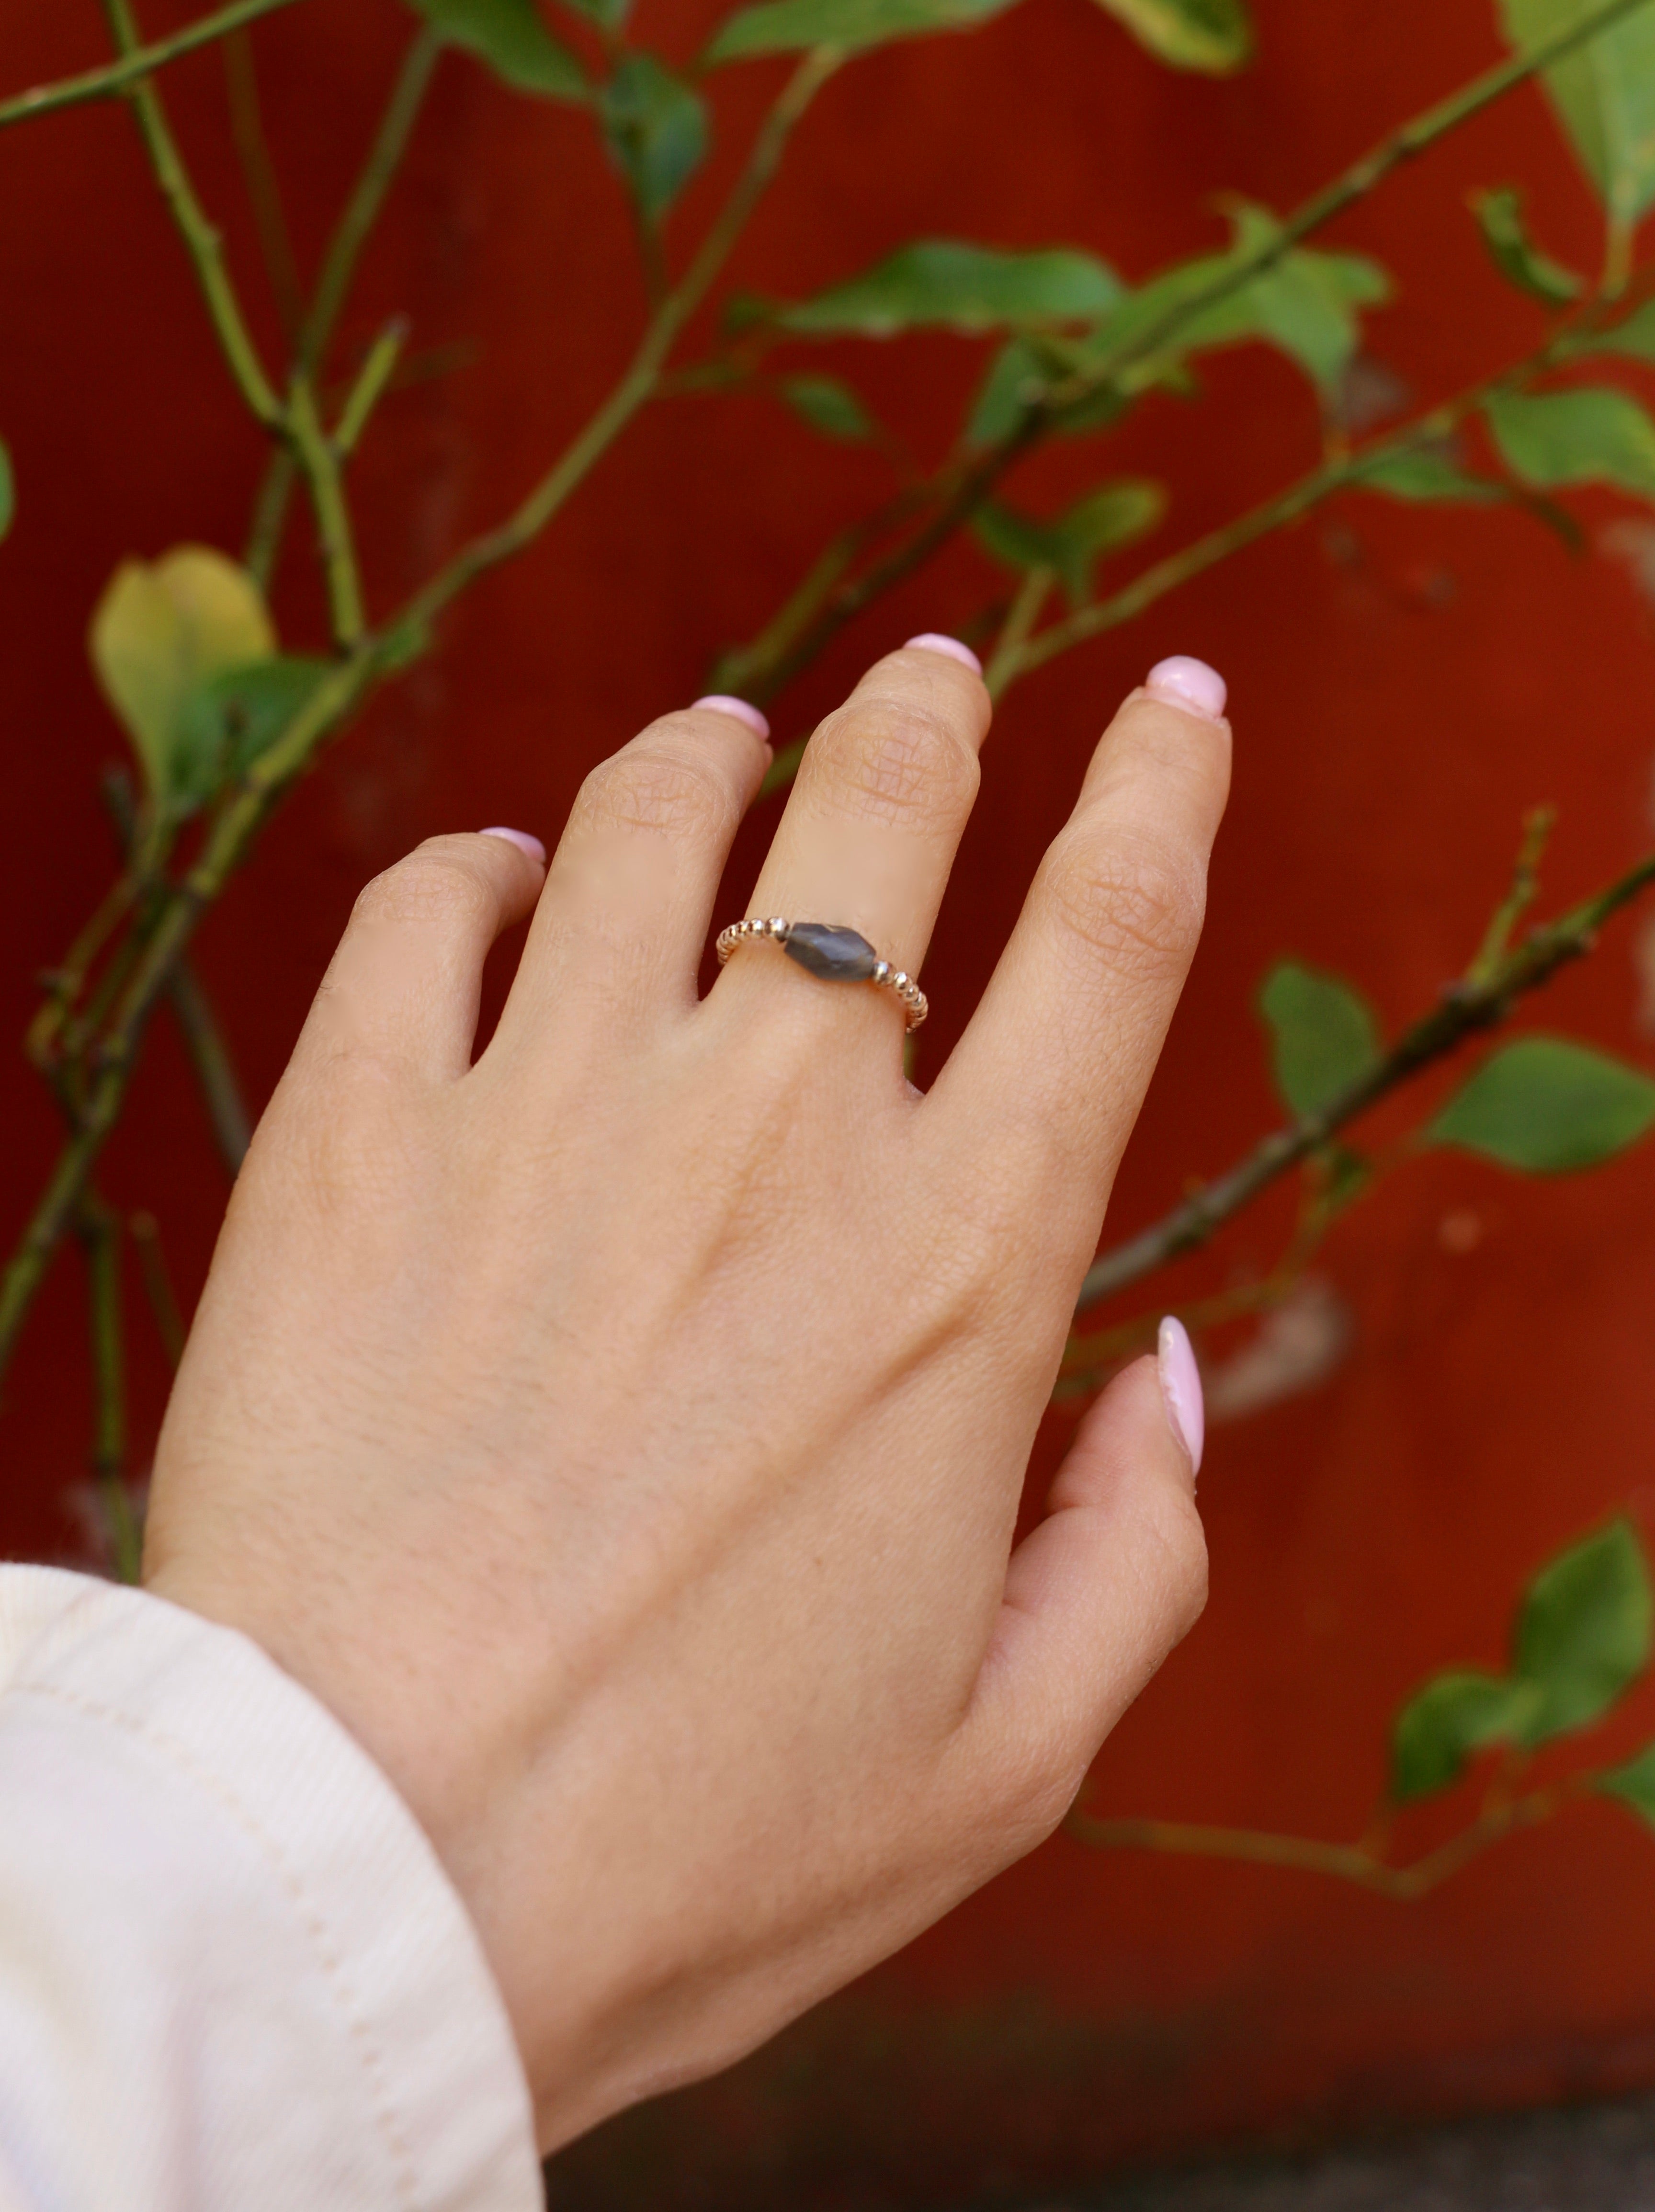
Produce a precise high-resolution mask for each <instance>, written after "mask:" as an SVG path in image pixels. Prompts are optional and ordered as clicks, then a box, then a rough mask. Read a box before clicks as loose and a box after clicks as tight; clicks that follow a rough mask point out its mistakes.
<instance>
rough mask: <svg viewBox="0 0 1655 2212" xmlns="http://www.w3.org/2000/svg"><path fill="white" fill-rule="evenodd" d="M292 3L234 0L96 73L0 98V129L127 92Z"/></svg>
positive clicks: (73, 77)
mask: <svg viewBox="0 0 1655 2212" xmlns="http://www.w3.org/2000/svg"><path fill="white" fill-rule="evenodd" d="M293 5H294V0H234V4H233V6H230V7H228V8H220V9H217V10H216V12H215V14H213V15H203V16H202V17H201V18H200V19H199V20H198V21H196V22H193V23H186V24H185V27H184V28H183V29H182V30H181V31H174V32H173V33H172V35H171V36H170V37H169V38H165V39H157V40H155V44H154V45H153V46H135V47H133V48H132V49H131V50H130V52H125V53H124V54H123V56H122V58H121V59H120V60H119V61H118V62H111V63H109V64H107V65H106V67H104V68H102V69H94V70H86V71H85V72H84V74H83V75H82V76H69V77H64V78H63V79H61V80H60V81H59V82H58V83H56V84H42V85H37V86H36V87H35V88H34V89H33V91H32V92H20V93H18V94H16V95H15V97H14V98H12V99H10V100H0V131H3V130H4V129H5V128H6V127H7V125H9V124H12V123H27V122H29V121H31V120H32V119H33V118H34V117H35V116H37V115H50V114H52V112H54V111H55V110H56V109H58V108H61V107H82V106H85V105H86V103H87V102H88V100H108V99H110V98H112V96H113V95H114V94H117V93H123V92H125V91H127V90H129V89H130V87H131V86H133V85H134V84H136V82H137V81H138V79H139V78H140V77H141V76H149V73H150V71H151V70H158V69H163V68H165V66H166V65H167V63H168V62H173V61H177V60H178V58H179V56H180V55H182V54H192V53H194V52H195V51H196V49H197V47H198V46H210V45H211V44H212V42H213V40H215V39H221V38H224V37H225V36H226V35H227V33H230V32H231V31H236V30H239V29H240V27H241V26H242V25H243V24H244V23H251V22H253V21H256V20H257V19H258V17H259V16H260V15H273V14H274V13H275V11H276V9H278V8H291V7H292V6H293Z"/></svg>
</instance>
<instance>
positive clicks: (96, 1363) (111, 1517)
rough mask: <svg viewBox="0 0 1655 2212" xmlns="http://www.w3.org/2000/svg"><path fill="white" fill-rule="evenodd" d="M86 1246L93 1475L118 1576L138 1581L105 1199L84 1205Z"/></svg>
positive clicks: (112, 1244)
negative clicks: (127, 1487)
mask: <svg viewBox="0 0 1655 2212" xmlns="http://www.w3.org/2000/svg"><path fill="white" fill-rule="evenodd" d="M80 1231H81V1238H82V1243H84V1244H85V1246H86V1265H87V1305H88V1321H89V1322H90V1326H91V1338H92V1376H93V1397H94V1407H95V1408H96V1411H95V1418H94V1430H93V1441H92V1475H93V1480H94V1483H95V1484H96V1486H97V1492H98V1498H99V1502H100V1504H101V1505H102V1507H103V1510H104V1516H105V1519H106V1524H107V1528H108V1534H109V1545H110V1550H111V1553H112V1556H113V1561H114V1567H115V1574H116V1577H117V1579H118V1581H120V1582H124V1583H136V1580H137V1579H138V1555H139V1550H140V1545H139V1539H138V1528H137V1522H136V1517H135V1516H134V1514H133V1511H132V1501H131V1499H130V1498H129V1497H128V1496H127V1492H126V1351H125V1331H124V1327H123V1322H122V1315H121V1273H120V1267H121V1225H120V1219H119V1217H118V1215H117V1214H116V1213H115V1212H112V1209H111V1208H110V1207H109V1206H106V1205H105V1203H104V1201H103V1200H101V1199H100V1198H96V1197H94V1196H92V1195H91V1194H88V1196H87V1197H86V1198H85V1199H84V1200H82V1206H81V1218H80Z"/></svg>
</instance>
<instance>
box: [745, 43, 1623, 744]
mask: <svg viewBox="0 0 1655 2212" xmlns="http://www.w3.org/2000/svg"><path fill="white" fill-rule="evenodd" d="M1647 4H1648V0H1603V5H1602V6H1600V7H1597V8H1596V9H1593V10H1592V11H1591V14H1590V15H1585V16H1583V17H1581V18H1580V19H1579V21H1577V22H1575V23H1574V24H1573V25H1571V26H1570V27H1568V28H1567V29H1566V30H1564V31H1561V32H1559V33H1557V34H1556V35H1555V36H1554V37H1552V38H1549V39H1546V40H1542V41H1541V42H1540V43H1539V44H1537V45H1536V46H1532V47H1531V48H1530V49H1529V50H1528V51H1527V52H1524V53H1521V54H1514V55H1513V56H1511V57H1510V58H1508V59H1506V61H1504V62H1501V63H1499V64H1497V65H1496V66H1495V67H1494V68H1493V69H1491V70H1485V71H1484V72H1483V74H1482V76H1478V77H1474V78H1473V79H1472V80H1471V82H1470V83H1469V84H1467V85H1464V86H1462V87H1461V88H1460V89H1459V90H1458V92H1455V93H1452V94H1450V95H1449V97H1448V98H1447V99H1446V100H1440V101H1438V102H1437V103H1436V105H1435V106H1432V107H1428V108H1427V109H1425V110H1424V111H1423V112H1422V113H1421V114H1419V115H1416V116H1415V117H1413V118H1411V119H1410V120H1409V121H1408V122H1406V123H1404V124H1403V125H1400V126H1399V127H1398V128H1397V130H1395V131H1391V132H1390V133H1388V134H1387V136H1386V137H1384V138H1382V139H1380V141H1379V143H1378V144H1377V145H1375V146H1373V147H1372V148H1371V149H1369V150H1368V152H1367V153H1366V154H1364V155H1362V156H1361V158H1360V160H1358V161H1353V162H1352V163H1351V165H1350V167H1349V168H1348V169H1346V170H1345V171H1344V172H1343V173H1342V174H1341V175H1340V176H1338V177H1337V178H1335V179H1333V181H1332V182H1331V184H1328V185H1324V186H1323V187H1322V188H1321V190H1320V191H1316V192H1313V193H1312V195H1311V197H1309V198H1308V199H1307V200H1305V201H1304V202H1302V203H1301V204H1300V206H1299V207H1297V208H1296V209H1295V210H1294V211H1293V213H1292V214H1291V215H1289V216H1288V217H1287V218H1286V220H1285V221H1284V222H1282V225H1281V226H1280V228H1278V229H1277V230H1276V231H1275V232H1274V233H1272V234H1270V236H1269V237H1268V238H1265V239H1263V240H1260V242H1259V243H1258V246H1256V247H1254V248H1253V249H1252V251H1251V252H1247V253H1246V254H1242V255H1240V256H1238V257H1237V258H1235V259H1234V260H1233V261H1231V262H1230V263H1229V264H1228V266H1227V267H1226V268H1224V269H1223V270H1221V271H1220V272H1219V273H1218V274H1217V275H1216V276H1214V277H1213V279H1212V281H1211V282H1210V283H1208V284H1205V285H1203V287H1202V288H1201V289H1200V290H1199V291H1197V292H1192V293H1191V294H1189V295H1187V296H1186V297H1185V298H1184V299H1182V300H1179V301H1173V302H1172V303H1170V304H1169V305H1168V307H1167V310H1166V313H1164V314H1162V315H1161V316H1160V317H1159V318H1157V319H1156V320H1155V322H1153V323H1151V324H1149V325H1147V326H1146V327H1145V328H1144V329H1143V330H1142V331H1138V332H1137V334H1136V335H1135V336H1133V337H1131V338H1130V339H1128V340H1125V341H1123V342H1122V343H1119V344H1118V345H1117V346H1115V347H1113V348H1111V349H1106V350H1104V351H1101V352H1100V353H1099V354H1098V355H1097V356H1096V357H1095V358H1094V359H1093V360H1091V361H1088V362H1085V363H1083V364H1082V365H1081V366H1079V367H1077V368H1076V369H1075V371H1074V372H1073V373H1072V374H1070V376H1068V377H1067V378H1065V379H1064V380H1062V381H1061V382H1059V383H1058V384H1056V385H1054V386H1052V387H1051V388H1050V389H1049V390H1047V391H1046V392H1043V393H1041V394H1040V397H1039V398H1036V399H1034V400H1033V401H1031V402H1030V404H1028V406H1027V407H1026V408H1025V410H1024V411H1023V414H1022V416H1021V419H1020V420H1019V421H1018V422H1017V423H1016V424H1015V426H1014V427H1013V428H1011V429H1010V430H1009V431H1008V433H1007V434H1006V435H1005V436H1004V437H1003V439H1002V440H1001V441H999V442H998V443H997V445H995V446H992V447H989V448H987V449H986V450H985V452H983V453H981V454H979V455H977V456H975V457H973V456H971V455H969V454H967V455H965V456H955V458H953V459H950V460H949V462H948V463H947V464H945V465H944V466H943V468H942V469H941V470H940V471H938V472H937V475H936V476H935V477H933V478H932V479H931V484H930V486H929V487H928V489H929V493H930V501H929V503H930V505H931V510H932V511H931V513H930V514H929V515H928V516H927V517H926V518H925V519H924V520H923V521H921V522H920V523H919V524H918V526H916V527H915V528H914V529H913V530H912V532H910V534H909V535H908V536H907V537H906V538H905V539H904V540H903V541H902V542H900V544H897V545H896V546H895V547H894V549H893V550H891V551H890V552H888V553H887V554H886V555H885V556H883V557H882V559H881V560H879V561H878V562H876V563H875V565H874V566H873V567H872V568H869V569H867V570H866V571H864V573H862V574H859V575H856V576H852V577H849V578H847V579H846V580H844V581H843V582H841V583H840V585H839V586H837V588H836V589H835V590H834V592H832V593H831V594H830V595H829V596H828V597H827V599H826V600H825V603H824V604H823V605H822V606H821V611H820V612H819V613H818V614H817V615H816V617H815V620H814V621H813V622H812V623H811V624H810V625H809V628H808V629H805V630H803V632H802V633H797V634H795V635H791V636H790V637H789V638H788V639H787V641H786V644H785V647H784V648H783V649H782V650H781V651H779V653H777V654H776V656H775V659H774V660H773V663H771V664H769V665H766V664H764V663H762V662H761V660H760V659H759V656H758V653H757V652H756V650H755V649H754V648H749V650H748V651H747V652H745V653H743V655H742V656H741V657H742V659H743V662H744V663H745V665H747V667H748V669H749V683H750V684H751V687H752V691H751V696H754V697H755V698H757V699H758V700H759V701H760V702H761V703H762V702H765V701H767V700H768V699H770V698H772V697H773V696H774V695H775V693H776V692H777V691H778V690H780V689H781V688H782V687H783V686H784V685H785V684H787V683H788V682H790V681H791V679H792V678H793V677H795V676H797V674H798V673H799V671H801V670H802V669H803V668H805V667H807V666H808V665H809V663H810V662H811V661H812V660H814V659H815V657H816V655H817V654H818V653H821V650H822V648H823V647H825V646H826V645H827V644H828V643H829V642H831V641H832V640H833V639H834V637H835V636H836V635H838V633H839V632H840V630H841V629H844V627H845V626H846V623H849V622H851V621H852V620H853V619H854V618H855V617H857V616H858V615H859V614H861V613H863V612H864V611H865V610H866V609H867V608H868V607H869V606H870V605H872V604H873V603H874V601H875V600H876V599H880V598H882V596H883V595H884V593H885V592H888V591H890V590H892V589H893V588H894V586H896V585H898V584H900V583H902V582H904V581H906V579H907V578H908V577H909V576H911V575H912V574H915V573H916V572H917V571H918V569H919V568H922V567H923V566H924V564H925V562H927V561H929V560H930V559H931V556H932V555H933V554H935V553H937V552H938V551H940V550H941V549H942V547H943V545H944V544H947V543H948V541H949V538H952V536H953V534H954V532H955V530H956V529H957V528H958V527H959V526H961V524H962V523H964V522H967V521H968V520H970V518H971V516H972V515H973V513H975V512H976V510H977V508H978V507H979V506H980V505H981V504H982V502H983V501H984V500H985V499H986V498H987V497H988V495H990V493H991V491H992V490H993V489H994V488H995V486H996V485H997V483H999V481H1000V479H1001V478H1002V477H1003V476H1004V475H1005V474H1006V472H1007V471H1008V470H1009V469H1010V467H1011V466H1012V465H1013V464H1014V463H1015V462H1016V461H1017V460H1019V459H1021V457H1022V456H1023V454H1025V453H1028V452H1029V451H1031V450H1032V449H1033V448H1034V447H1035V446H1036V445H1038V444H1039V443H1040V442H1041V441H1043V440H1044V439H1045V438H1046V437H1047V436H1048V435H1051V434H1052V432H1054V431H1056V430H1058V429H1060V428H1061V427H1062V417H1063V416H1064V412H1065V410H1070V409H1072V408H1074V407H1075V406H1076V405H1077V404H1079V403H1081V402H1082V401H1083V400H1086V399H1089V398H1093V397H1094V395H1095V394H1096V393H1097V392H1100V390H1102V389H1103V387H1104V386H1106V385H1109V384H1114V383H1118V382H1119V381H1120V380H1121V379H1122V378H1123V377H1124V376H1125V375H1126V374H1127V373H1128V372H1129V371H1130V370H1131V369H1133V368H1137V366H1138V365H1139V364H1140V363H1142V362H1144V361H1147V360H1149V358H1150V357H1151V356H1153V355H1155V354H1156V353H1159V352H1161V351H1163V350H1164V349H1166V348H1167V347H1168V346H1169V345H1171V344H1172V343H1173V341H1174V340H1175V339H1176V338H1177V337H1178V335H1179V332H1180V331H1184V330H1186V329H1188V328H1189V327H1190V325H1191V324H1192V323H1193V322H1194V321H1195V319H1197V317H1198V316H1201V315H1204V314H1205V313H1207V312H1208V311H1209V308H1211V307H1215V306H1217V305H1218V304H1219V303H1220V302H1221V301H1224V300H1227V299H1228V298H1230V297H1231V296H1232V295H1234V293H1236V292H1239V291H1240V290H1241V289H1243V288H1244V287H1245V286H1246V285H1247V284H1249V283H1252V280H1253V278H1254V277H1256V276H1262V275H1263V274H1264V273H1265V271H1267V270H1270V269H1272V268H1273V267H1275V265H1276V263H1277V262H1279V261H1280V260H1282V258H1283V257H1284V256H1285V255H1286V254H1288V253H1289V252H1292V251H1293V249H1294V246H1298V245H1300V244H1301V243H1302V242H1303V241H1304V240H1305V239H1306V238H1308V237H1309V236H1310V235H1311V234H1312V232H1314V231H1317V230H1319V229H1320V228H1322V227H1323V226H1324V225H1325V224H1326V223H1328V222H1331V221H1332V220H1333V219H1334V217H1335V216H1339V215H1342V214H1343V213H1344V211H1345V210H1347V209H1348V208H1350V207H1353V206H1354V205H1355V204H1356V203H1357V202H1358V201H1359V200H1361V199H1363V198H1365V197H1367V195H1368V194H1369V193H1370V192H1372V191H1373V190H1374V189H1375V188H1376V187H1377V186H1378V185H1379V184H1381V183H1382V182H1383V181H1384V179H1385V178H1386V177H1388V176H1389V175H1390V174H1391V172H1392V171H1393V170H1395V169H1397V168H1398V167H1401V166H1402V165H1403V163H1404V162H1406V161H1412V160H1414V159H1416V157H1417V156H1418V155H1421V154H1422V153H1424V152H1425V151H1426V150H1427V149H1428V147H1431V146H1434V145H1435V144H1436V143H1437V142H1438V141H1439V140H1440V139H1442V138H1444V137H1447V136H1448V134H1449V133H1450V132H1451V131H1456V130H1458V128H1459V126H1460V125H1461V124H1463V123H1465V122H1468V121H1469V120H1470V118H1472V117H1473V116H1475V115H1478V114H1480V113H1481V112H1482V110H1483V109H1484V108H1486V107H1488V106H1492V105H1493V104H1494V102H1495V101H1496V100H1502V99H1504V97H1505V96H1506V94H1507V93H1508V92H1511V91H1513V89H1514V88H1516V87H1517V86H1518V85H1520V84H1523V83H1525V82H1527V81H1528V79H1529V78H1530V77H1531V76H1534V75H1535V74H1536V72H1537V70H1543V69H1547V68H1549V66H1550V65H1551V64H1552V63H1553V62H1555V61H1558V60H1560V59H1561V58H1562V57H1563V56H1565V55H1566V54H1568V53H1571V52H1573V50H1574V49H1575V47H1577V46H1580V45H1582V44H1583V43H1584V42H1585V41H1586V40H1589V39H1591V38H1594V37H1596V36H1597V33H1599V32H1600V31H1603V30H1607V29H1608V28H1610V26H1611V25H1613V24H1614V23H1616V22H1618V21H1620V19H1621V18H1622V16H1623V15H1630V14H1631V13H1632V12H1633V10H1634V9H1636V8H1639V7H1642V6H1645V5H1647ZM1270 526H1271V525H1270V523H1268V522H1266V523H1264V525H1263V527H1264V528H1269V527H1270ZM1219 557H1222V556H1219ZM1123 618H1124V617H1123ZM1059 649H1061V648H1059Z"/></svg>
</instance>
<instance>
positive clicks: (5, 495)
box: [0, 444, 17, 538]
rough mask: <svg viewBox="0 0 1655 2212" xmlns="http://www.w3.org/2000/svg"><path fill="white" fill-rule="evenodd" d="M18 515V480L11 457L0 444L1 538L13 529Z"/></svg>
mask: <svg viewBox="0 0 1655 2212" xmlns="http://www.w3.org/2000/svg"><path fill="white" fill-rule="evenodd" d="M16 513H17V479H16V477H15V476H14V475H13V473H12V466H11V455H10V453H9V452H8V451H7V449H6V447H5V446H4V445H3V444H0V538H3V537H4V536H5V534H6V532H8V531H9V529H10V528H11V526H12V520H13V517H14V516H15V514H16Z"/></svg>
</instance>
